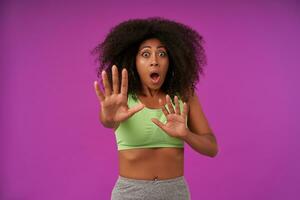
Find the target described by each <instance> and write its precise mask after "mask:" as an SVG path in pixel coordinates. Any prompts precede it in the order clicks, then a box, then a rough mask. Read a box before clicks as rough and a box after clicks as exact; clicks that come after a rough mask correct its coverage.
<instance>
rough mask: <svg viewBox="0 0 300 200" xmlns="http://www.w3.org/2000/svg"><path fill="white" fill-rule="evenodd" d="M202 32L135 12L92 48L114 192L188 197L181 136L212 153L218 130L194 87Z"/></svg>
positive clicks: (119, 195) (147, 196)
mask: <svg viewBox="0 0 300 200" xmlns="http://www.w3.org/2000/svg"><path fill="white" fill-rule="evenodd" d="M202 44H203V38H202V37H201V36H200V35H199V34H198V33H197V32H196V31H194V30H193V29H191V28H190V27H188V26H186V25H183V24H181V23H178V22H175V21H171V20H167V19H162V18H148V19H134V20H128V21H125V22H122V23H120V24H119V25H117V26H116V27H114V28H113V29H112V30H111V31H110V33H109V34H108V35H107V37H106V38H105V40H104V42H102V43H101V44H99V45H98V46H97V47H96V48H95V49H94V53H96V54H97V55H98V57H97V59H98V60H99V61H100V66H99V69H98V76H99V77H100V74H101V78H102V82H103V86H104V88H103V90H104V91H101V89H100V87H99V85H98V83H97V81H95V83H94V87H95V91H96V94H97V96H98V98H99V101H100V107H101V111H100V114H99V116H100V121H101V123H102V124H103V125H104V126H105V127H108V128H112V129H114V132H115V135H116V140H117V145H118V155H119V177H118V180H117V182H116V184H115V186H114V188H113V190H112V197H111V198H112V199H113V200H119V199H124V200H127V199H172V200H176V199H190V198H191V195H190V192H189V187H188V184H187V182H186V180H185V178H184V166H183V165H184V142H186V143H187V144H188V145H190V146H191V147H192V148H193V149H194V150H195V151H197V152H199V153H200V154H202V155H206V156H210V157H214V156H216V154H217V152H218V146H217V142H216V138H215V136H214V134H213V132H212V129H211V128H210V126H209V123H208V121H207V119H206V117H205V115H204V113H203V111H202V108H201V104H200V102H199V100H198V97H197V95H196V94H194V93H195V84H196V83H197V81H198V80H199V74H203V67H204V65H205V64H206V59H205V58H206V57H205V53H204V49H203V46H202Z"/></svg>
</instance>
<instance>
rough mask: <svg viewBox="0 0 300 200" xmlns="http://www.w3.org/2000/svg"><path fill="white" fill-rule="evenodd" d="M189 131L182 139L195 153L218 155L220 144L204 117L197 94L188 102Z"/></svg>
mask: <svg viewBox="0 0 300 200" xmlns="http://www.w3.org/2000/svg"><path fill="white" fill-rule="evenodd" d="M187 105H188V111H189V112H188V122H187V123H188V129H187V133H186V134H185V136H184V137H183V138H182V139H183V140H184V141H185V142H186V143H188V144H189V145H190V146H191V147H192V148H193V149H194V150H195V151H197V152H199V153H200V154H204V155H207V156H210V157H215V156H216V155H217V153H218V144H217V140H216V137H215V135H214V134H213V132H212V129H211V128H210V126H209V123H208V121H207V119H206V117H205V115H204V112H203V110H202V107H201V104H200V101H199V99H198V96H197V95H196V93H194V95H192V96H190V98H189V101H188V104H187Z"/></svg>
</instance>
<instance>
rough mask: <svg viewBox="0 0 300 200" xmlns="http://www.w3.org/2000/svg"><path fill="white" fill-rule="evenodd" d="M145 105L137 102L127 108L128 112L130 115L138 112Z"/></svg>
mask: <svg viewBox="0 0 300 200" xmlns="http://www.w3.org/2000/svg"><path fill="white" fill-rule="evenodd" d="M144 107H145V105H144V104H141V103H140V104H138V105H136V106H134V107H132V108H130V109H128V114H129V116H130V117H131V116H132V115H134V114H135V113H137V112H139V111H140V110H142V109H143V108H144Z"/></svg>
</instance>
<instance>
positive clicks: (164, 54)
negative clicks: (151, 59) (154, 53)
mask: <svg viewBox="0 0 300 200" xmlns="http://www.w3.org/2000/svg"><path fill="white" fill-rule="evenodd" d="M158 55H159V56H161V57H165V56H167V53H166V52H164V51H161V52H159V53H158Z"/></svg>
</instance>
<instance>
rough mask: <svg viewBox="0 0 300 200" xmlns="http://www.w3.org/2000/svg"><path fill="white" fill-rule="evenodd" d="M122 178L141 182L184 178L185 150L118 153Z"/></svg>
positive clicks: (166, 148) (172, 149)
mask: <svg viewBox="0 0 300 200" xmlns="http://www.w3.org/2000/svg"><path fill="white" fill-rule="evenodd" d="M118 155H119V174H120V176H123V177H126V178H132V179H141V180H155V179H157V180H163V179H170V178H176V177H179V176H183V173H184V167H183V166H184V149H183V148H173V147H163V148H143V149H142V148H141V149H128V150H120V151H118Z"/></svg>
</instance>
